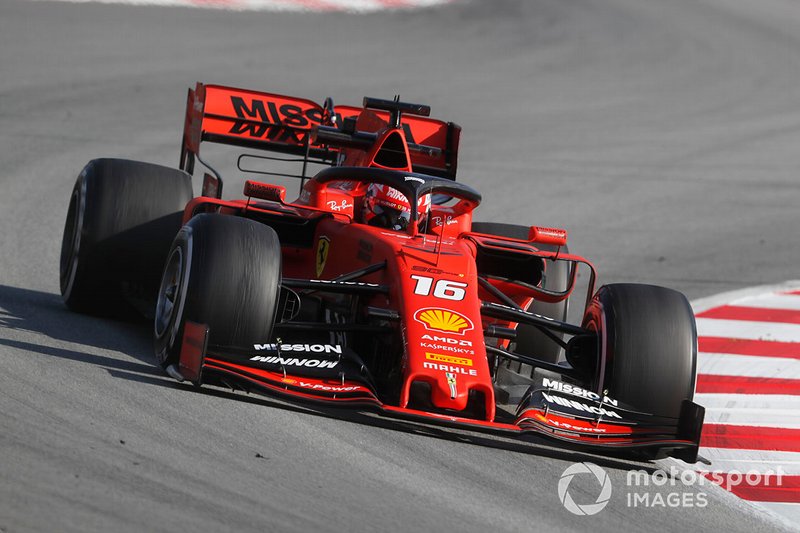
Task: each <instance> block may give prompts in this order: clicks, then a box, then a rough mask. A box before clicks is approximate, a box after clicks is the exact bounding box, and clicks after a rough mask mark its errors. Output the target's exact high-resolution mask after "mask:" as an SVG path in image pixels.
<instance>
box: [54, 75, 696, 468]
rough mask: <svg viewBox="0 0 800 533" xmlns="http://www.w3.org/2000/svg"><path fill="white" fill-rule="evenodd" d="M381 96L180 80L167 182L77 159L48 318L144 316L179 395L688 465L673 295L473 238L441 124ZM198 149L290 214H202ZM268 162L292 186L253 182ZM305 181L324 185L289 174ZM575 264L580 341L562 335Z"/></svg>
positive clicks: (131, 166)
mask: <svg viewBox="0 0 800 533" xmlns="http://www.w3.org/2000/svg"><path fill="white" fill-rule="evenodd" d="M398 100H399V99H398V98H395V99H394V100H380V99H375V98H364V101H363V107H360V108H359V107H348V106H335V105H334V104H333V101H332V100H331V99H330V98H328V99H326V100H325V103H324V104H323V105H318V104H316V103H314V102H312V101H308V100H304V99H300V98H294V97H289V96H282V95H277V94H269V93H263V92H255V91H249V90H242V89H235V88H230V87H223V86H217V85H204V84H198V85H197V87H196V88H195V89H194V90H190V91H189V94H188V101H187V107H186V119H185V126H184V131H183V143H182V150H181V156H180V168H179V169H172V168H166V167H163V166H159V165H154V164H150V163H143V162H135V161H129V160H122V159H96V160H93V161H91V162H90V163H89V164H88V165H86V167H85V168H84V169H83V171H82V172H81V173H80V175H79V176H78V180H77V183H76V184H75V188H74V191H73V193H72V198H71V201H70V205H69V210H68V214H67V220H66V225H65V230H64V239H63V244H62V250H61V264H60V267H61V268H60V273H61V292H62V295H63V298H64V301H65V302H66V304H67V306H68V307H69V308H70V309H73V310H75V311H79V312H86V313H91V314H95V315H101V316H119V315H120V314H124V313H127V312H128V310H130V309H138V310H139V311H141V312H142V313H143V314H145V315H146V316H150V317H153V318H154V337H155V356H156V359H157V361H158V364H159V365H161V367H162V368H163V369H164V370H165V371H166V372H167V373H168V374H169V375H170V376H172V377H173V378H175V379H177V380H179V381H184V380H188V381H190V382H192V383H194V384H196V385H201V384H202V385H216V386H227V387H231V388H234V389H240V390H247V391H253V392H260V393H266V394H277V395H283V396H288V397H291V398H295V399H298V400H311V401H318V402H327V403H328V404H335V405H348V406H352V407H354V408H358V409H361V410H375V411H377V412H379V413H382V414H385V415H389V416H394V417H400V418H411V419H416V420H422V421H426V422H432V423H437V424H443V425H450V426H458V427H466V428H470V429H473V430H479V431H494V432H500V433H504V434H510V435H518V436H520V437H522V436H525V435H529V434H537V435H544V436H547V437H550V438H553V439H558V440H561V441H565V442H568V443H572V444H575V445H578V446H585V447H589V448H591V449H595V450H603V451H607V452H611V451H615V452H620V451H623V452H625V453H627V452H637V453H641V454H644V455H645V456H647V457H660V456H665V455H671V456H675V457H679V458H682V459H685V460H687V461H689V462H693V461H694V460H695V459H696V456H697V449H698V444H699V440H700V431H701V428H702V422H703V415H704V411H703V408H702V407H700V406H699V405H697V404H695V403H693V402H692V398H693V395H694V384H695V365H696V352H697V349H696V346H697V338H696V337H697V335H696V331H695V324H694V315H693V313H692V310H691V308H690V306H689V304H688V302H687V300H686V298H685V297H684V296H683V295H682V294H680V293H678V292H675V291H673V290H670V289H666V288H662V287H655V286H650V285H637V284H614V285H606V286H603V287H600V288H599V290H597V291H596V292H595V287H594V285H595V270H594V267H593V266H592V265H591V263H590V262H589V261H587V260H586V259H584V258H583V257H580V256H578V255H574V254H571V253H569V251H568V249H567V233H566V231H564V230H562V229H556V228H547V227H539V226H516V225H510V224H499V223H487V222H474V221H473V219H472V218H473V211H474V210H475V208H476V207H477V206H478V204H479V203H480V202H481V195H480V194H479V193H478V192H477V191H476V190H474V189H473V188H471V187H469V186H467V185H464V184H462V183H460V182H457V181H455V177H456V166H457V156H458V145H459V138H460V133H461V128H460V127H459V126H458V125H456V124H454V123H451V122H443V121H439V120H434V119H431V118H428V116H429V114H430V108H429V107H427V106H424V105H416V104H409V103H403V102H400V101H398ZM203 142H213V143H222V144H227V145H231V146H235V147H243V148H245V149H248V152H247V153H241V154H240V155H239V156H238V159H237V166H238V169H239V170H240V171H242V172H247V171H250V172H254V173H255V175H257V176H258V177H260V176H263V175H271V174H276V175H279V176H281V177H282V178H287V177H296V178H297V179H299V181H300V194H299V198H297V200H295V201H293V202H290V201H287V199H286V188H285V187H283V186H280V185H275V184H270V183H264V182H261V181H255V180H252V181H247V182H246V183H245V185H244V195H243V196H244V198H243V199H240V200H223V199H222V188H223V179H222V176H221V175H220V173H219V172H217V171H216V170H215V169H214V168H213V167H212V166H211V165H209V164H208V163H207V162H206V161H204V160H203V159H202V158H201V156H200V145H201V143H203ZM256 151H257V152H256ZM252 152H255V153H252ZM237 153H238V152H237ZM273 161H279V162H282V163H286V162H291V163H294V162H296V163H297V164H298V166H300V165H302V172H300V173H298V174H296V175H290V174H287V173H273V172H269V171H266V170H258V169H255V168H253V167H256V166H258V164H259V163H264V162H267V163H269V164H273V163H272V162H273ZM198 163H199V164H200V165H202V166H203V167H205V169H206V172H204V176H203V184H202V194H201V195H200V196H198V197H193V193H192V175H193V174H194V170H195V166H196V164H198ZM275 164H277V163H275ZM312 164H317V165H323V166H324V167H326V168H324V169H322V170H321V171H320V172H318V173H316V174H315V175H313V177H310V176H307V174H308V168H309V166H310V165H312ZM272 168H274V167H272ZM255 175H254V177H255ZM261 179H263V178H261ZM579 269H580V270H581V271H582V272H584V273H586V275H585V276H582V277H581V279H582V280H584V281H585V282H586V283H585V284H586V285H588V287H587V294H586V299H585V313H584V315H583V316H584V317H583V320H582V323H581V324H580V325H578V324H571V323H568V322H567V321H566V317H567V302H568V300H569V299H570V296H571V295H572V293H573V289H575V287H576V285H577V284H579V283H577V282H576V280H577V278H578V275H577V273H578V271H579Z"/></svg>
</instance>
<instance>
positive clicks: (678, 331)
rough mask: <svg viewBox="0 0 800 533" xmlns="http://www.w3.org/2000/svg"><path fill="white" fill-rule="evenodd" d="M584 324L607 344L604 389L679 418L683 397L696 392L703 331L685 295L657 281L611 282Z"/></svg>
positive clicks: (597, 297) (638, 406)
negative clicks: (660, 284) (700, 334)
mask: <svg viewBox="0 0 800 533" xmlns="http://www.w3.org/2000/svg"><path fill="white" fill-rule="evenodd" d="M583 325H584V327H585V328H587V329H589V330H592V331H596V332H597V333H598V335H599V337H600V345H601V346H603V345H605V350H606V354H605V355H606V358H607V359H606V365H605V366H606V369H605V372H604V375H603V385H602V388H603V389H607V390H608V395H609V397H611V398H614V399H617V400H619V401H621V402H623V403H626V404H628V405H630V406H631V407H633V408H635V409H637V410H640V411H644V412H647V413H652V414H655V415H660V416H670V417H676V418H677V417H678V416H679V414H680V410H681V402H683V400H684V399H688V400H691V399H692V398H693V397H694V386H695V371H696V366H697V330H696V327H695V320H694V313H693V312H692V308H691V306H690V305H689V302H688V301H687V300H686V297H685V296H684V295H683V294H681V293H679V292H677V291H674V290H672V289H666V288H664V287H656V286H653V285H639V284H630V283H620V284H612V285H605V286H603V287H601V288H600V289H599V290H598V291H597V294H596V295H595V296H594V297H593V298H592V301H591V302H590V304H589V307H588V308H587V311H586V315H585V317H584V324H583ZM601 361H602V359H601Z"/></svg>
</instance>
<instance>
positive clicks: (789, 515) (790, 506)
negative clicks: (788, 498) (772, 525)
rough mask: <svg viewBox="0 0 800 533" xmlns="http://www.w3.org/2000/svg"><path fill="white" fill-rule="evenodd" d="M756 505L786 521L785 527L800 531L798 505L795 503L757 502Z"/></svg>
mask: <svg viewBox="0 0 800 533" xmlns="http://www.w3.org/2000/svg"><path fill="white" fill-rule="evenodd" d="M758 505H760V506H762V507H764V508H766V509H768V510H769V511H771V512H773V513H775V514H777V515H780V516H782V517H783V518H784V519H786V520H788V521H789V523H787V524H786V525H787V526H794V529H796V530H800V526H798V524H800V505H797V504H796V503H778V502H759V503H758Z"/></svg>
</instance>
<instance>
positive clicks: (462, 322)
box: [414, 307, 474, 335]
mask: <svg viewBox="0 0 800 533" xmlns="http://www.w3.org/2000/svg"><path fill="white" fill-rule="evenodd" d="M414 320H416V321H417V322H419V323H421V324H423V325H424V326H425V329H427V330H429V331H441V332H443V333H455V334H456V335H463V334H464V332H465V331H469V330H471V329H472V328H473V327H474V326H473V325H472V321H471V320H470V319H469V318H467V317H465V316H464V315H462V314H461V313H456V312H455V311H451V310H449V309H439V308H436V307H426V308H424V309H420V310H419V311H417V312H416V313H414Z"/></svg>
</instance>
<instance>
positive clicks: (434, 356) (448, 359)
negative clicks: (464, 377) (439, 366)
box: [425, 352, 472, 366]
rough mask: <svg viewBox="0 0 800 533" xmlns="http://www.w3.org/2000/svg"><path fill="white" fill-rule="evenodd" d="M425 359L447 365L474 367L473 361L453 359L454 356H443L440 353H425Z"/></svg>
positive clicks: (460, 358) (461, 358) (462, 358)
mask: <svg viewBox="0 0 800 533" xmlns="http://www.w3.org/2000/svg"><path fill="white" fill-rule="evenodd" d="M425 359H428V360H429V361H436V362H437V363H447V364H449V365H461V366H472V359H466V358H464V357H453V356H452V355H443V354H440V353H430V352H425Z"/></svg>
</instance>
